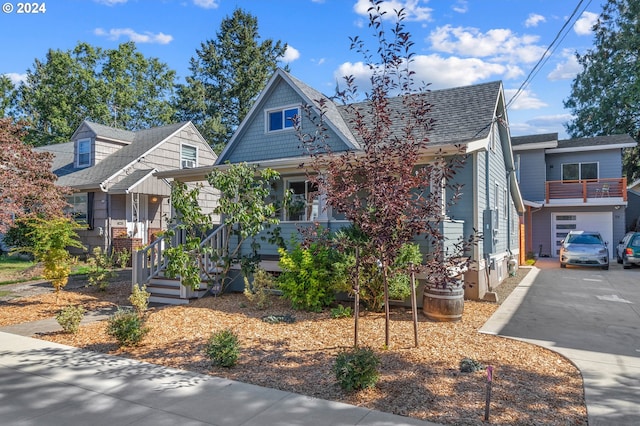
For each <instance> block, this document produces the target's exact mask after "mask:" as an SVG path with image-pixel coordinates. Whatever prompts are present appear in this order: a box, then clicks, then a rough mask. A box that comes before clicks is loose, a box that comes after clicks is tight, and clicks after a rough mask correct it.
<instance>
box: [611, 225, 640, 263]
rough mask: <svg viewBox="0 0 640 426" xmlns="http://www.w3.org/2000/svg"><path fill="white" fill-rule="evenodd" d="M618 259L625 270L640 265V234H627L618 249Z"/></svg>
mask: <svg viewBox="0 0 640 426" xmlns="http://www.w3.org/2000/svg"><path fill="white" fill-rule="evenodd" d="M616 259H617V260H618V263H622V267H623V268H624V269H629V268H631V266H632V265H640V232H627V234H626V235H625V236H624V238H623V239H621V240H620V242H619V243H618V246H617V247H616Z"/></svg>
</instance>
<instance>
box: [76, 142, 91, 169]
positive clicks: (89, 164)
mask: <svg viewBox="0 0 640 426" xmlns="http://www.w3.org/2000/svg"><path fill="white" fill-rule="evenodd" d="M84 143H86V144H87V145H88V146H89V152H88V153H83V154H89V161H87V162H86V163H81V162H80V145H82V144H84ZM91 145H92V144H91V139H90V138H84V139H78V141H77V142H76V167H78V168H80V167H90V166H91V151H92V146H91Z"/></svg>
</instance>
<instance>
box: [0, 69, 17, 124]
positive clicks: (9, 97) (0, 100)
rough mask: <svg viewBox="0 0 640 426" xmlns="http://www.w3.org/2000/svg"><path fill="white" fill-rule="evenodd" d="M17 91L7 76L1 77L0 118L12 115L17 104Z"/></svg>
mask: <svg viewBox="0 0 640 426" xmlns="http://www.w3.org/2000/svg"><path fill="white" fill-rule="evenodd" d="M15 97H16V90H15V87H14V85H13V82H12V81H11V79H10V78H9V77H7V76H6V75H0V118H2V117H6V116H7V115H9V114H10V112H11V108H12V107H13V106H14V104H15Z"/></svg>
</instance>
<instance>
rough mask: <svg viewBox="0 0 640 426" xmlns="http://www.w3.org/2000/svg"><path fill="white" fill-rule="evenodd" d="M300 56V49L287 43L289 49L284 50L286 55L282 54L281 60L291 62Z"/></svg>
mask: <svg viewBox="0 0 640 426" xmlns="http://www.w3.org/2000/svg"><path fill="white" fill-rule="evenodd" d="M298 58H300V52H299V51H298V49H296V48H295V47H293V46H291V45H287V50H285V51H284V55H282V57H281V58H280V60H281V61H282V62H286V63H288V64H290V63H291V62H293V61H295V60H296V59H298Z"/></svg>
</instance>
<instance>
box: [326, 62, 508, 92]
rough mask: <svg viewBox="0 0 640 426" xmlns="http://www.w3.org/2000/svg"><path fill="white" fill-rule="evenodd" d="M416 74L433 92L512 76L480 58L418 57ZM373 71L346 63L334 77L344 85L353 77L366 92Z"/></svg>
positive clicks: (499, 66) (415, 63)
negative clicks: (503, 76) (349, 77)
mask: <svg viewBox="0 0 640 426" xmlns="http://www.w3.org/2000/svg"><path fill="white" fill-rule="evenodd" d="M412 69H413V71H415V75H414V81H415V82H416V84H421V83H426V84H431V86H430V88H432V89H442V88H448V87H456V86H466V85H470V84H474V83H478V82H480V81H485V80H487V79H491V78H495V79H499V78H500V76H501V75H503V74H504V73H505V72H508V70H507V67H505V66H504V65H500V64H492V63H489V62H485V61H483V60H481V59H478V58H457V57H449V58H444V57H442V56H439V55H416V56H415V57H414V63H413V68H412ZM370 75H371V71H370V70H369V67H368V66H367V65H366V64H364V63H363V62H356V63H351V62H345V63H343V64H342V65H340V67H339V68H338V69H337V70H336V71H335V73H334V77H335V78H336V79H337V80H338V81H340V82H341V83H342V82H343V81H344V79H343V77H344V76H353V77H354V78H355V79H356V84H357V85H358V87H359V88H360V89H362V91H364V90H366V88H367V87H368V86H369V76H370Z"/></svg>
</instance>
